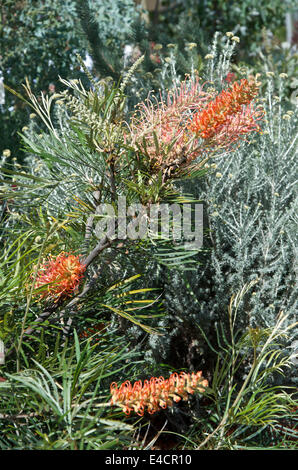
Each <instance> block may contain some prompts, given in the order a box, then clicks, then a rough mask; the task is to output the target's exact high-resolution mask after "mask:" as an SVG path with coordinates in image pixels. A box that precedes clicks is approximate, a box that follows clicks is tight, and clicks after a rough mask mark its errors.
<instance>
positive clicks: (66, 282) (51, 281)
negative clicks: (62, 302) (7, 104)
mask: <svg viewBox="0 0 298 470" xmlns="http://www.w3.org/2000/svg"><path fill="white" fill-rule="evenodd" d="M85 269H86V267H85V265H83V264H82V263H81V262H80V260H79V256H75V255H72V254H70V253H65V252H62V253H60V254H59V255H58V256H57V257H56V258H54V257H52V256H51V257H50V258H49V259H48V260H47V261H46V262H45V263H44V264H42V265H41V266H40V268H39V271H38V273H37V277H36V281H35V289H41V288H43V287H44V290H42V291H41V293H40V294H39V295H40V297H41V298H52V299H54V300H55V302H57V301H58V300H59V299H60V298H62V297H69V296H71V295H72V294H73V292H74V290H75V289H76V287H77V286H78V284H79V282H80V280H81V278H82V277H83V273H84V271H85Z"/></svg>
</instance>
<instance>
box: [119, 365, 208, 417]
mask: <svg viewBox="0 0 298 470" xmlns="http://www.w3.org/2000/svg"><path fill="white" fill-rule="evenodd" d="M206 387H208V381H207V380H205V379H203V377H202V372H201V371H200V372H197V373H194V372H192V373H191V374H190V373H188V374H187V373H186V372H182V373H181V374H178V373H177V372H175V373H174V374H171V375H170V377H169V378H168V379H164V378H163V377H158V378H157V377H152V378H151V379H150V380H144V383H143V384H142V381H141V380H139V381H137V382H135V383H134V384H133V385H132V384H131V383H130V381H129V380H127V381H126V382H124V383H123V384H122V385H120V387H119V388H118V386H117V383H115V382H113V383H112V384H111V386H110V389H111V394H112V398H111V405H118V406H120V407H121V408H122V410H123V412H124V413H125V414H126V415H129V414H130V413H131V411H134V412H135V413H137V414H138V415H139V416H143V415H144V412H145V410H146V409H147V411H148V413H149V414H153V413H155V412H156V411H158V410H159V409H160V408H167V406H173V404H174V402H175V403H178V402H179V401H180V400H184V401H186V400H188V394H193V393H194V392H195V391H196V390H197V391H199V392H201V393H203V392H204V391H205V388H206Z"/></svg>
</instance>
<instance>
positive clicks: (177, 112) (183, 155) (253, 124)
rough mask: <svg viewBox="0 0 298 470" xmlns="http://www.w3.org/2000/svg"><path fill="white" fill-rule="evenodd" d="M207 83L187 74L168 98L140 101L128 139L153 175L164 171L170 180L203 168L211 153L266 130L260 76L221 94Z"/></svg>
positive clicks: (234, 85) (244, 81) (242, 81)
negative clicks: (262, 124) (259, 102)
mask: <svg viewBox="0 0 298 470" xmlns="http://www.w3.org/2000/svg"><path fill="white" fill-rule="evenodd" d="M205 85H206V84H203V85H201V83H200V79H199V78H198V77H197V78H196V79H195V80H193V79H191V78H187V79H186V80H185V81H184V82H182V83H181V85H180V87H176V88H175V89H174V90H171V91H170V92H168V95H167V98H166V99H163V98H161V100H160V101H158V100H156V103H154V101H153V100H152V99H149V97H148V99H147V100H146V101H145V102H143V103H140V104H139V106H138V110H137V111H136V112H135V113H134V115H133V117H132V120H131V123H130V126H129V128H130V132H129V135H128V136H127V140H130V142H129V143H130V144H131V145H132V147H133V148H134V149H135V151H136V153H137V156H139V158H144V157H147V159H148V160H149V163H150V166H149V172H150V173H151V174H154V173H159V172H160V171H162V173H163V175H164V179H165V177H169V175H170V174H171V175H172V174H174V172H176V175H179V173H180V171H181V170H182V172H183V171H184V170H185V169H187V171H188V169H189V168H190V167H191V166H192V167H193V168H196V169H198V168H200V167H201V166H202V165H203V164H205V163H206V159H207V158H209V155H210V153H215V152H216V151H218V150H220V149H223V148H225V149H227V150H229V149H232V148H233V144H234V142H236V141H238V140H239V139H241V138H242V136H245V135H247V134H249V133H250V132H252V131H259V130H260V128H259V126H258V124H257V121H259V120H260V119H261V118H262V116H263V110H262V109H261V108H260V107H255V106H254V104H253V103H252V101H253V99H254V98H255V97H256V96H257V94H258V84H257V82H256V81H255V79H249V80H247V79H243V80H241V81H240V82H236V81H235V82H233V83H230V85H229V87H228V89H227V90H223V91H222V92H221V93H219V94H218V95H216V92H215V91H214V89H207V91H206V87H205ZM194 161H195V162H194ZM192 162H194V163H192ZM147 170H148V169H147ZM165 174H166V175H167V176H165ZM164 179H163V180H164Z"/></svg>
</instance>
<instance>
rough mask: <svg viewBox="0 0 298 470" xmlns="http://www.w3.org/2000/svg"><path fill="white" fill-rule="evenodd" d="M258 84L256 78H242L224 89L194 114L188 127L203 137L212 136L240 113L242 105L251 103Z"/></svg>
mask: <svg viewBox="0 0 298 470" xmlns="http://www.w3.org/2000/svg"><path fill="white" fill-rule="evenodd" d="M257 94H258V86H257V84H256V82H255V81H254V80H251V81H248V80H247V79H242V80H241V81H240V83H238V82H235V83H233V85H231V86H230V88H229V89H228V90H223V91H222V92H221V93H220V94H219V95H217V97H216V98H215V99H214V100H213V101H211V102H210V103H208V105H207V106H206V107H205V109H204V110H203V111H202V112H198V113H196V114H195V115H194V117H193V119H192V121H191V122H190V123H189V125H188V128H189V130H190V131H192V132H194V133H196V134H197V135H198V136H199V137H201V138H203V139H209V138H212V137H213V136H214V135H215V134H216V132H217V130H218V129H219V128H221V127H222V126H223V125H224V124H225V123H226V122H227V121H228V120H229V118H231V116H233V115H235V114H237V113H239V112H240V111H241V110H242V106H244V105H248V104H250V102H251V101H252V100H253V99H254V98H255V97H256V96H257Z"/></svg>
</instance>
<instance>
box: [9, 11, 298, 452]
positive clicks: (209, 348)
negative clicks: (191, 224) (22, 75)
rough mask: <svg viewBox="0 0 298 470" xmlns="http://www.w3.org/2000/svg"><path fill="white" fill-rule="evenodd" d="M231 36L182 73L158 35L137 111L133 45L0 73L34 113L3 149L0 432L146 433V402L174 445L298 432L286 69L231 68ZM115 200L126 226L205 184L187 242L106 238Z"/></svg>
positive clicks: (278, 438)
mask: <svg viewBox="0 0 298 470" xmlns="http://www.w3.org/2000/svg"><path fill="white" fill-rule="evenodd" d="M78 3H79V2H78ZM128 3H129V2H128ZM85 26H86V25H85ZM83 29H84V28H83ZM89 32H90V31H89ZM91 32H92V31H91ZM93 33H94V34H95V33H96V31H95V30H93ZM95 35H96V34H95ZM238 41H239V38H238V37H237V36H235V35H234V34H233V33H232V32H228V33H227V34H226V35H224V36H220V35H219V34H216V35H215V38H214V41H213V43H212V46H211V49H210V51H209V53H208V54H207V56H206V59H205V61H206V64H204V67H203V68H202V71H201V72H202V73H201V74H199V72H198V71H197V70H195V67H194V62H193V63H192V66H191V67H190V69H191V70H190V73H189V74H188V75H187V76H185V77H183V78H182V77H181V76H179V73H178V72H177V69H176V66H175V55H174V48H173V55H171V58H170V61H166V60H165V59H164V58H162V57H161V58H160V63H161V70H160V77H163V79H164V81H163V86H162V88H161V90H160V93H159V94H153V93H151V94H149V95H148V97H147V99H144V100H141V101H140V103H139V105H138V106H137V107H136V108H133V109H132V108H131V102H130V99H129V98H130V94H131V93H132V90H133V89H134V87H138V82H137V81H135V76H136V75H137V70H138V67H142V64H143V63H144V61H145V58H144V57H143V56H142V55H141V56H140V57H139V58H138V59H137V60H136V61H135V63H134V64H133V65H132V66H131V67H130V68H129V69H128V70H127V72H126V74H124V75H123V77H122V79H121V80H120V81H117V80H116V81H113V80H111V79H109V78H107V77H105V78H101V79H98V78H97V77H93V76H92V75H91V74H90V72H89V71H88V69H87V68H86V66H85V64H84V62H83V61H82V59H81V58H80V57H78V63H79V65H80V67H82V68H83V69H84V71H85V74H86V77H87V78H88V80H89V82H90V83H89V86H87V85H86V83H85V81H83V80H80V79H71V78H67V79H66V78H60V83H61V86H62V85H63V86H64V88H65V89H64V90H62V89H59V90H56V91H57V92H55V93H52V94H51V95H50V96H47V95H44V94H41V95H40V96H38V97H37V96H35V94H34V93H33V92H32V89H31V85H30V81H29V80H26V81H25V84H24V90H25V92H26V97H24V96H23V95H22V94H21V93H20V92H19V91H18V90H14V89H13V88H11V87H10V86H8V85H6V90H7V91H10V92H11V93H12V94H13V95H14V97H15V98H17V99H19V100H20V101H21V102H22V103H24V104H25V105H26V106H28V107H29V108H30V110H31V121H30V124H29V126H28V129H25V130H23V134H22V142H23V147H24V150H25V152H26V159H25V160H24V162H23V163H22V164H20V163H19V162H17V161H16V160H11V159H10V155H9V149H7V150H6V152H5V153H3V157H2V161H1V174H2V177H1V184H2V186H1V193H0V199H1V202H2V213H1V242H2V244H3V250H2V253H1V257H0V276H1V279H0V283H1V284H0V285H1V289H2V290H1V292H0V311H1V317H0V321H1V323H0V339H1V342H0V344H4V354H3V353H2V356H0V359H1V361H2V362H3V364H2V365H3V368H1V377H0V390H1V395H2V396H3V405H1V410H0V412H1V414H0V426H1V437H0V446H1V448H3V449H5V448H11V447H13V448H16V449H20V448H23V447H26V448H30V449H96V450H103V449H109V448H112V449H123V448H138V449H150V448H152V446H153V445H155V443H156V441H160V442H162V435H163V428H162V425H161V426H160V423H159V422H158V417H160V416H164V417H166V419H167V422H168V424H166V425H165V427H166V426H168V427H166V430H165V433H164V434H165V435H166V432H167V431H170V432H171V433H173V434H174V435H176V438H177V440H176V441H175V443H174V445H173V446H175V447H176V448H179V449H181V448H191V449H226V448H227V449H245V448H260V447H263V448H264V447H268V448H269V447H270V446H271V447H276V448H282V447H287V448H291V447H294V446H295V441H294V439H295V438H296V437H297V433H296V431H295V428H294V425H293V421H294V417H293V416H294V412H295V409H296V408H297V402H296V396H295V393H294V389H293V388H292V387H291V385H292V382H293V381H294V380H295V378H294V377H293V362H294V354H293V353H292V351H290V352H289V353H288V354H287V351H289V349H286V348H289V346H290V344H291V342H292V341H293V338H294V334H295V331H296V326H297V324H296V323H295V307H296V301H295V286H294V283H295V276H294V274H295V273H294V269H295V268H294V265H295V263H294V256H295V243H294V238H295V235H294V233H295V223H296V222H295V221H296V219H295V217H296V213H297V210H296V209H297V207H296V206H297V200H296V199H295V193H294V189H293V188H294V184H295V155H296V153H295V141H296V138H297V134H296V119H295V117H294V116H293V112H292V111H291V110H288V111H286V110H285V109H284V104H283V102H282V99H283V98H284V95H283V93H282V90H283V77H279V78H280V80H279V82H278V83H279V90H278V94H275V90H274V87H273V82H272V80H271V78H270V75H269V76H266V83H265V80H264V77H262V76H251V75H250V74H249V75H247V76H246V75H245V76H244V74H242V75H241V74H240V72H239V75H241V76H237V74H236V72H235V73H234V72H232V71H231V59H232V56H233V53H234V50H235V47H236V44H237V43H238ZM218 46H219V47H218ZM194 49H195V47H189V51H190V52H191V51H192V52H194ZM158 50H159V49H155V51H158ZM114 78H115V77H114ZM117 79H118V78H117ZM86 82H87V79H86ZM169 83H171V87H170V89H167V88H168V84H169ZM261 89H262V90H264V89H265V90H266V91H265V94H264V95H262V94H261V93H260V90H261ZM277 98H278V99H277ZM286 106H287V107H288V106H289V105H288V103H287V102H286ZM37 117H39V118H40V120H41V125H40V124H39V123H38V121H37ZM121 197H122V198H125V200H126V202H127V204H128V205H133V204H134V207H136V210H135V211H134V212H131V213H129V214H128V219H129V223H130V224H132V227H135V226H136V224H137V223H139V224H141V221H142V217H145V219H146V220H148V217H149V216H148V213H149V212H148V209H150V207H151V206H152V204H160V205H161V204H165V203H171V204H176V205H177V206H182V205H183V204H184V203H186V202H187V203H196V202H198V201H204V219H205V226H204V229H205V234H204V246H203V248H202V249H196V250H194V249H190V248H189V247H188V245H187V244H184V243H183V242H184V240H183V239H182V241H181V243H176V242H175V243H173V240H171V239H169V237H167V236H165V235H164V234H163V232H162V229H161V227H159V230H158V236H157V237H156V238H151V237H150V236H148V237H147V238H145V237H144V238H142V237H141V236H139V235H140V232H137V231H134V232H133V233H135V235H136V236H135V237H127V236H126V237H122V236H119V233H120V232H121V230H119V229H121V214H120V210H119V204H118V201H119V198H121ZM103 207H104V208H105V209H107V208H110V210H112V212H113V214H114V215H115V218H114V219H113V223H111V213H109V210H107V211H103ZM141 208H143V209H144V208H145V214H144V213H142V210H141ZM139 227H140V225H139ZM172 228H173V227H172ZM293 332H294V333H293ZM1 352H2V351H1ZM294 353H295V351H294ZM198 370H199V371H200V372H195V371H198ZM285 373H287V377H288V380H285ZM161 374H163V376H168V377H169V378H168V379H164V377H163V376H162V375H161ZM166 374H167V375H166ZM148 376H149V377H152V378H151V379H150V380H148V378H146V377H148ZM203 377H204V378H203ZM289 377H290V378H291V380H290V379H289ZM280 378H282V380H280ZM118 383H121V385H119V386H118V385H117V384H118ZM197 392H199V393H197ZM132 412H134V413H132ZM136 414H137V415H138V416H136ZM125 415H127V416H125ZM148 421H149V423H150V425H152V427H153V429H155V435H154V436H153V437H152V438H151V437H150V436H149V432H147V431H148V429H147V431H146V429H145V426H146V425H147V423H148ZM11 424H13V427H12V426H11ZM138 425H139V430H138V432H136V429H137V426H138ZM181 432H182V433H183V434H184V436H183V435H181ZM161 445H162V444H161Z"/></svg>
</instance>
